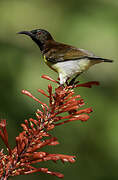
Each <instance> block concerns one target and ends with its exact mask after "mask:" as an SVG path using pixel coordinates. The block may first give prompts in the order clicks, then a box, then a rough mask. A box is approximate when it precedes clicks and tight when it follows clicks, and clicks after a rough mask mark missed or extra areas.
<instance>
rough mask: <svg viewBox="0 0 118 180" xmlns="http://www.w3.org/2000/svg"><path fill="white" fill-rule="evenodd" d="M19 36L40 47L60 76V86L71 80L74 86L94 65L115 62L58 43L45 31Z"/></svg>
mask: <svg viewBox="0 0 118 180" xmlns="http://www.w3.org/2000/svg"><path fill="white" fill-rule="evenodd" d="M18 34H25V35H28V36H29V37H31V39H32V40H33V41H34V42H35V43H36V44H37V45H38V46H39V48H40V50H41V54H42V56H43V59H44V61H45V63H46V64H47V65H48V66H49V67H50V68H51V69H53V70H54V71H56V72H57V73H58V74H59V80H60V85H64V83H67V81H68V80H69V79H70V78H72V79H71V81H70V83H69V85H73V84H74V82H75V79H76V78H77V77H78V76H79V75H80V74H81V73H83V72H84V71H86V70H88V69H89V68H90V67H91V66H93V65H94V64H98V63H101V62H110V63H111V62H113V60H110V59H105V58H101V57H98V56H95V55H94V54H93V53H91V52H88V51H87V50H84V49H80V48H76V47H74V46H71V45H68V44H64V43H60V42H57V41H55V40H54V39H53V37H52V35H51V34H50V33H49V32H48V31H47V30H44V29H35V30H32V31H21V32H19V33H18Z"/></svg>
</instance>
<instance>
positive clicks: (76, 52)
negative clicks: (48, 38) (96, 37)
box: [45, 44, 94, 63]
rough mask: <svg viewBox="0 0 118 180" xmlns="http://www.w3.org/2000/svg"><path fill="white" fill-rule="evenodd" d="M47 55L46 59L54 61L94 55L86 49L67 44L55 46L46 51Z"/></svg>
mask: <svg viewBox="0 0 118 180" xmlns="http://www.w3.org/2000/svg"><path fill="white" fill-rule="evenodd" d="M45 56H46V59H47V60H48V61H50V62H52V63H57V62H63V61H69V60H77V59H84V58H88V57H94V55H93V54H92V53H90V52H88V51H86V50H84V49H79V48H75V47H73V46H68V45H65V44H61V46H54V48H52V50H50V51H49V52H48V53H46V55H45Z"/></svg>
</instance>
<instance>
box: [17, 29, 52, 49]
mask: <svg viewBox="0 0 118 180" xmlns="http://www.w3.org/2000/svg"><path fill="white" fill-rule="evenodd" d="M18 34H25V35H27V36H29V37H31V38H32V40H33V41H34V42H35V43H36V44H37V45H38V46H39V47H40V49H41V50H42V47H43V46H44V45H45V43H46V42H47V41H48V40H53V38H52V36H51V34H50V33H49V32H48V31H46V30H44V29H35V30H32V31H21V32H18Z"/></svg>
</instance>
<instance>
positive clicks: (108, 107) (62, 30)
mask: <svg viewBox="0 0 118 180" xmlns="http://www.w3.org/2000/svg"><path fill="white" fill-rule="evenodd" d="M36 28H44V29H47V30H48V31H49V32H51V34H52V35H53V36H54V38H55V39H56V40H57V41H61V42H64V43H68V44H71V45H74V46H77V47H81V48H84V49H88V50H89V51H92V52H94V53H95V54H96V55H98V56H101V57H104V58H109V59H114V60H115V61H114V63H113V64H109V63H106V64H105V63H102V64H100V65H96V66H94V67H92V68H91V69H90V70H89V71H88V72H86V73H84V74H83V75H81V77H80V78H79V79H80V81H81V82H87V81H94V80H98V81H99V82H100V84H101V85H100V86H99V87H95V86H94V87H93V88H92V89H87V88H81V89H79V90H76V93H80V94H81V96H82V97H83V98H84V100H85V102H86V107H93V109H94V112H93V113H92V114H91V117H90V119H89V120H88V122H86V123H82V122H79V121H78V122H73V123H70V124H66V125H63V126H61V127H58V128H56V129H55V130H54V132H53V134H54V135H55V136H56V137H58V139H59V141H60V145H58V146H57V147H54V148H49V149H46V151H48V152H53V153H65V154H70V155H76V156H77V161H76V163H74V164H68V163H67V164H64V165H63V164H62V163H61V162H58V163H57V164H54V163H52V162H48V163H47V162H46V163H45V164H41V166H43V167H48V168H49V169H50V170H55V171H60V172H62V173H64V175H65V177H64V180H71V179H72V178H73V179H81V180H86V179H88V180H89V179H94V180H116V179H118V63H117V62H118V1H117V0H68V1H67V0H65V1H64V0H29V1H26V0H20V1H18V0H0V118H5V119H7V123H8V127H7V128H8V132H9V140H10V143H11V145H12V146H14V145H15V136H16V135H18V133H19V132H20V131H21V127H20V124H21V123H22V122H23V120H24V119H28V118H29V117H34V112H35V110H36V109H37V108H39V105H38V104H37V103H36V102H34V101H33V100H31V99H30V98H28V97H26V96H24V95H22V94H21V90H22V89H27V90H29V91H30V92H31V93H33V94H34V95H35V96H37V97H39V94H38V93H37V89H38V88H41V89H46V88H47V85H48V83H49V82H48V81H46V80H43V79H41V78H40V76H41V75H42V74H48V75H50V76H52V77H53V78H55V79H56V78H57V74H56V73H55V72H53V71H52V70H50V69H49V68H48V67H47V66H46V65H45V64H44V62H43V61H42V57H41V54H40V51H39V49H38V47H37V46H36V45H35V44H34V43H33V42H32V41H31V39H29V38H28V37H26V36H23V35H17V34H16V33H17V32H19V31H22V30H32V29H36ZM40 99H41V100H44V102H46V101H47V100H46V99H44V97H43V96H40ZM3 147H4V146H3V144H2V142H1V140H0V149H1V148H3ZM44 150H45V149H44ZM21 178H22V180H23V179H26V178H28V179H29V180H32V179H33V178H35V179H50V180H51V179H54V180H55V179H57V178H56V177H52V176H50V175H45V174H43V173H40V174H39V173H37V174H33V175H28V176H19V177H15V178H14V179H16V180H20V179H21Z"/></svg>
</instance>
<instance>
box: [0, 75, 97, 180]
mask: <svg viewBox="0 0 118 180" xmlns="http://www.w3.org/2000/svg"><path fill="white" fill-rule="evenodd" d="M42 78H44V79H47V80H50V81H52V82H54V83H56V84H59V81H56V80H53V79H52V78H50V77H49V76H46V75H43V76H42ZM92 85H98V82H89V83H84V84H76V85H75V86H73V87H72V86H65V87H61V86H59V87H57V88H56V89H55V92H53V89H52V86H51V85H50V84H49V85H48V90H47V92H45V91H44V90H41V89H38V92H39V93H41V94H43V95H44V96H45V98H48V100H49V105H47V104H45V103H43V102H42V101H40V100H39V99H37V98H36V97H34V96H33V95H32V94H31V93H30V92H28V91H27V90H22V93H23V94H25V95H27V96H29V97H30V98H32V99H33V100H35V101H36V102H37V103H39V104H40V105H41V106H42V110H39V109H38V110H37V111H36V119H33V118H30V119H29V120H25V121H24V123H22V124H21V126H22V128H23V131H22V132H21V133H20V134H19V135H18V136H17V137H16V146H15V147H14V148H13V149H12V148H11V147H10V146H9V143H8V134H7V130H6V121H5V120H1V122H0V137H1V138H2V140H3V142H4V144H5V145H6V147H7V150H8V155H7V154H4V153H3V150H1V151H0V179H2V180H6V179H7V178H8V177H10V176H17V175H20V174H24V175H25V174H31V173H34V172H43V173H47V174H51V175H55V176H57V177H59V178H62V177H63V174H61V173H59V172H53V171H50V170H48V168H36V167H34V166H33V165H34V164H36V163H40V162H42V161H49V160H51V161H53V162H56V161H57V160H61V161H62V162H70V163H74V162H75V156H69V155H63V154H49V153H47V152H43V151H41V148H42V147H44V146H50V145H51V146H55V145H57V144H59V142H58V140H57V138H56V137H52V136H51V135H50V134H49V133H48V131H50V130H52V129H54V128H55V127H56V126H58V125H62V124H65V123H68V122H71V121H76V120H80V121H87V120H88V119H89V113H91V112H92V109H91V108H86V109H82V107H83V106H84V104H85V103H84V100H83V99H82V98H81V96H80V95H76V96H75V95H74V94H75V93H74V88H78V87H88V88H90V87H91V86H92ZM62 113H66V114H65V115H62ZM68 113H69V114H68Z"/></svg>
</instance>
